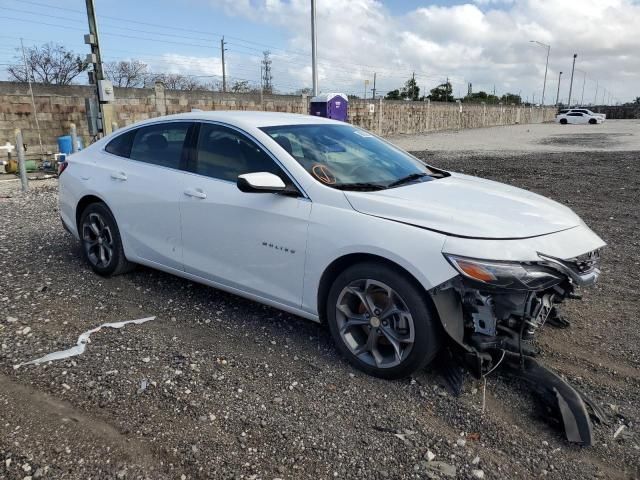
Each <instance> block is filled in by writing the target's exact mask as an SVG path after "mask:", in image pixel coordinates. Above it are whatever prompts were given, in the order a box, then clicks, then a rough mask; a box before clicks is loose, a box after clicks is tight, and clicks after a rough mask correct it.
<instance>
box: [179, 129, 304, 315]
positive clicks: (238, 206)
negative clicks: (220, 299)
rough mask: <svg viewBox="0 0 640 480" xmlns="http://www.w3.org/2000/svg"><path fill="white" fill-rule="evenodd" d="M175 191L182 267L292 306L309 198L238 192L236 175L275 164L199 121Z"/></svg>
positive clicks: (297, 293) (238, 135)
mask: <svg viewBox="0 0 640 480" xmlns="http://www.w3.org/2000/svg"><path fill="white" fill-rule="evenodd" d="M194 157H195V158H194V160H195V163H194V164H193V165H192V166H191V170H192V172H193V173H192V174H191V175H189V178H188V180H187V181H186V182H185V184H184V193H183V196H182V244H183V248H184V264H185V270H186V271H187V272H189V273H192V274H194V275H197V276H199V277H202V278H205V279H208V280H211V281H214V282H216V283H219V284H223V285H225V286H228V287H231V288H236V289H239V290H242V291H244V292H248V293H250V294H253V295H258V296H260V297H263V298H267V299H269V300H273V301H277V302H279V303H283V304H286V305H289V306H293V307H299V306H300V305H301V303H302V281H303V277H304V262H305V254H306V243H307V229H308V220H309V214H310V213H311V201H310V200H309V199H308V198H306V196H305V195H304V194H302V193H300V195H298V196H296V195H282V194H274V193H245V192H241V191H240V190H239V189H238V187H237V186H236V180H237V177H238V175H240V174H243V173H251V172H270V173H274V174H276V175H278V176H280V178H282V180H283V181H284V182H285V184H286V185H287V186H288V187H290V188H291V189H295V188H296V187H294V185H293V182H292V180H291V178H290V177H289V176H288V175H287V174H286V173H285V172H284V170H283V169H282V167H281V166H280V165H279V164H278V162H277V161H276V160H275V159H274V157H272V156H271V155H270V154H268V153H267V152H266V151H265V150H264V149H263V148H262V147H261V146H260V145H258V144H257V143H256V142H255V141H254V140H253V139H251V138H249V137H248V136H247V135H245V134H244V133H243V132H241V131H239V130H236V129H233V128H230V127H226V126H222V125H218V124H214V123H202V124H201V125H200V128H199V135H198V139H197V148H196V154H195V156H194Z"/></svg>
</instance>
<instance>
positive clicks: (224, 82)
mask: <svg viewBox="0 0 640 480" xmlns="http://www.w3.org/2000/svg"><path fill="white" fill-rule="evenodd" d="M226 44H227V42H225V41H224V36H223V37H222V38H221V39H220V52H222V92H223V93H224V92H226V91H227V70H226V67H225V64H224V51H225V50H226V48H224V46H225V45H226Z"/></svg>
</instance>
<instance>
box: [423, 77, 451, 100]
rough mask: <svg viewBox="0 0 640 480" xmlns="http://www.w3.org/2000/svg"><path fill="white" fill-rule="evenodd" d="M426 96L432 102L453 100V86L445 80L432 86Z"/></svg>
mask: <svg viewBox="0 0 640 480" xmlns="http://www.w3.org/2000/svg"><path fill="white" fill-rule="evenodd" d="M427 98H428V99H429V100H431V101H432V102H453V100H454V99H453V86H452V85H451V82H449V81H447V82H445V83H441V84H440V85H438V86H437V87H435V88H432V89H431V93H430V94H429V95H428V96H427Z"/></svg>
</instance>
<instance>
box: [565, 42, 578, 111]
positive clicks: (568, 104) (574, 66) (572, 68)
mask: <svg viewBox="0 0 640 480" xmlns="http://www.w3.org/2000/svg"><path fill="white" fill-rule="evenodd" d="M577 56H578V54H577V53H574V54H573V65H572V66H571V82H570V83H569V102H568V103H567V106H568V107H571V91H572V89H573V71H574V70H575V68H576V57H577Z"/></svg>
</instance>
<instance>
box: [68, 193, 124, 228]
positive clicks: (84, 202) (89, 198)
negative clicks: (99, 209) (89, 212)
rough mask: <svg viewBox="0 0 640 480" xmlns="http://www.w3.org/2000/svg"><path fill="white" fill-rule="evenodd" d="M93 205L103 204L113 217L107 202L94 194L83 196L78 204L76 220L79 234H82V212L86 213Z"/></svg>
mask: <svg viewBox="0 0 640 480" xmlns="http://www.w3.org/2000/svg"><path fill="white" fill-rule="evenodd" d="M92 203H103V204H104V205H105V206H106V207H107V208H108V209H109V211H110V212H111V215H113V211H112V210H111V208H109V205H107V202H105V201H104V199H102V198H100V197H98V196H97V195H94V194H87V195H85V196H83V197H82V198H81V199H80V200H79V201H78V204H77V205H76V215H75V216H76V218H75V220H76V228H77V231H78V234H79V233H80V218H81V217H82V212H84V210H85V209H86V208H87V207H88V206H89V205H91V204H92ZM114 218H115V216H114Z"/></svg>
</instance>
